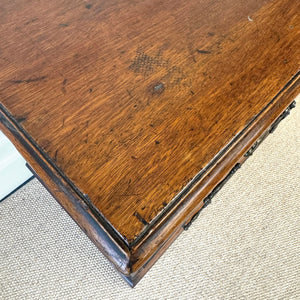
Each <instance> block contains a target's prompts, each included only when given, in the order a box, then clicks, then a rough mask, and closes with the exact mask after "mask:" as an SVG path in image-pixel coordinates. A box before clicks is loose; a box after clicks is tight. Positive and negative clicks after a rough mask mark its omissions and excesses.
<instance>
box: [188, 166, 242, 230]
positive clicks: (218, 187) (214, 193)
mask: <svg viewBox="0 0 300 300" xmlns="http://www.w3.org/2000/svg"><path fill="white" fill-rule="evenodd" d="M240 167H241V164H240V163H237V164H236V165H235V166H234V167H233V168H232V169H231V171H230V172H229V173H228V174H227V176H226V177H225V178H224V179H223V180H222V181H221V182H220V183H219V184H218V185H217V186H216V187H215V188H214V189H213V190H212V191H211V193H210V194H209V195H208V196H207V197H206V198H204V200H203V203H204V204H203V206H202V207H201V209H200V210H199V211H198V212H197V213H196V214H194V216H193V217H192V218H191V220H190V221H189V222H188V223H187V224H186V225H184V227H183V229H184V230H188V229H189V227H190V226H191V225H192V223H193V222H194V221H195V220H196V219H197V218H198V216H199V214H200V212H201V211H202V209H203V208H205V207H206V206H207V205H208V204H210V203H211V200H212V198H213V197H214V196H215V195H216V194H217V193H218V192H219V191H220V190H221V188H222V187H223V186H224V185H225V183H226V182H227V181H228V180H229V179H230V178H231V176H232V175H233V174H234V173H235V172H236V171H237V170H238V169H239V168H240Z"/></svg>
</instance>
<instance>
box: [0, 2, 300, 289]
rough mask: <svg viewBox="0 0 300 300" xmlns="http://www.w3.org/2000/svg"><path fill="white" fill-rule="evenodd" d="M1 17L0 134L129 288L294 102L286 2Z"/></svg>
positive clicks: (47, 7)
mask: <svg viewBox="0 0 300 300" xmlns="http://www.w3.org/2000/svg"><path fill="white" fill-rule="evenodd" d="M1 7H2V8H3V9H2V10H1V12H0V25H1V26H0V35H1V39H0V49H1V52H0V95H1V99H0V114H1V115H0V117H1V118H0V120H1V122H0V128H1V130H3V131H4V132H5V133H6V134H7V135H9V136H10V138H11V140H12V141H13V142H14V143H15V145H16V146H17V147H18V149H19V150H20V151H21V152H22V154H23V155H24V156H25V157H26V159H27V160H28V162H29V163H30V165H31V166H32V168H33V169H34V170H35V171H36V173H38V175H39V177H40V178H41V180H42V181H43V183H44V184H45V185H46V186H47V188H48V189H49V190H50V191H52V193H53V195H54V196H55V197H56V198H57V199H58V201H59V202H60V203H61V204H62V205H63V207H64V208H65V209H66V210H67V211H68V212H69V213H70V215H72V217H73V218H74V219H75V220H76V221H77V222H78V223H79V225H80V226H81V227H82V228H83V230H85V231H86V232H87V234H88V235H89V236H90V237H91V239H92V240H93V242H94V243H95V244H96V245H97V246H98V247H99V248H100V249H101V250H102V251H103V253H104V254H105V255H106V256H107V257H108V258H109V259H110V260H111V261H112V262H113V263H114V264H115V266H116V267H117V269H118V270H119V271H120V272H121V273H122V274H123V275H124V276H125V277H126V278H127V280H128V281H129V282H130V283H131V284H135V283H136V282H137V281H138V280H139V279H140V278H141V277H142V276H143V274H144V273H145V272H146V271H147V270H148V269H149V268H150V267H151V265H152V264H153V263H154V261H155V260H156V259H157V258H158V257H159V256H160V255H161V253H162V252H163V251H164V250H165V249H166V248H167V247H168V245H169V244H170V243H171V242H172V241H173V240H174V238H175V237H176V236H178V234H179V233H180V232H181V231H182V230H183V226H184V224H187V223H188V222H189V221H190V220H191V218H192V216H193V215H195V213H196V212H197V211H199V210H200V209H201V207H202V205H203V201H202V200H203V199H205V197H206V196H207V195H208V194H209V193H210V192H211V191H212V190H213V189H214V188H215V187H216V186H217V185H218V183H219V182H221V181H222V179H224V178H225V177H226V175H227V174H228V172H229V171H230V169H232V167H233V166H234V165H235V164H237V163H242V162H243V159H244V154H245V153H246V152H247V151H248V150H249V148H251V146H252V145H253V143H254V142H255V140H257V138H259V136H260V135H261V134H263V133H264V132H267V130H268V127H270V126H271V125H272V122H274V121H275V119H276V117H278V116H279V115H280V114H281V113H282V112H283V111H284V110H285V109H286V107H287V106H288V105H289V104H290V102H291V101H292V98H293V97H294V96H295V95H296V94H297V92H298V91H299V73H297V72H298V70H299V56H300V53H299V51H300V50H299V49H300V39H299V37H298V35H299V34H298V32H299V24H300V14H299V13H298V12H299V7H298V5H297V3H296V1H294V0H278V1H271V0H241V1H233V0H224V1H221V2H220V1H212V0H203V1H197V0H191V1H186V2H184V1H180V0H172V1H171V0H166V1H163V2H162V1H159V0H153V1H146V2H145V1H129V0H122V1H121V0H115V1H108V0H104V1H101V3H100V2H94V3H93V4H92V3H84V2H82V1H77V0H75V1H73V0H66V1H64V2H63V3H61V2H58V1H56V0H54V1H51V2H49V3H48V2H47V3H40V5H39V6H36V5H35V3H34V1H24V0H16V1H14V2H13V3H12V2H11V1H8V0H4V1H2V2H1ZM248 16H251V18H250V19H251V21H250V20H249V19H248ZM110 249H111V250H110ZM120 257H121V259H119V258H120Z"/></svg>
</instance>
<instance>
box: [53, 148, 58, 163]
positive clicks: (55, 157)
mask: <svg viewBox="0 0 300 300" xmlns="http://www.w3.org/2000/svg"><path fill="white" fill-rule="evenodd" d="M57 152H58V150H56V151H55V154H54V160H55V161H57Z"/></svg>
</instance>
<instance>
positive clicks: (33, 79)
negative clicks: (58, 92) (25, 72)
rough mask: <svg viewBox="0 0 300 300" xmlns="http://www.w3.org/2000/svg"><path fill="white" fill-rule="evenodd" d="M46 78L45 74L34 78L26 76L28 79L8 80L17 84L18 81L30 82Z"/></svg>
mask: <svg viewBox="0 0 300 300" xmlns="http://www.w3.org/2000/svg"><path fill="white" fill-rule="evenodd" d="M45 78H46V76H41V77H36V78H28V79H19V80H11V81H10V82H12V83H15V84H19V83H31V82H38V81H42V80H44V79H45Z"/></svg>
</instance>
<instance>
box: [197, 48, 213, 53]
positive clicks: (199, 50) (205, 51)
mask: <svg viewBox="0 0 300 300" xmlns="http://www.w3.org/2000/svg"><path fill="white" fill-rule="evenodd" d="M197 52H198V53H201V54H211V51H208V50H202V49H197Z"/></svg>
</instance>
